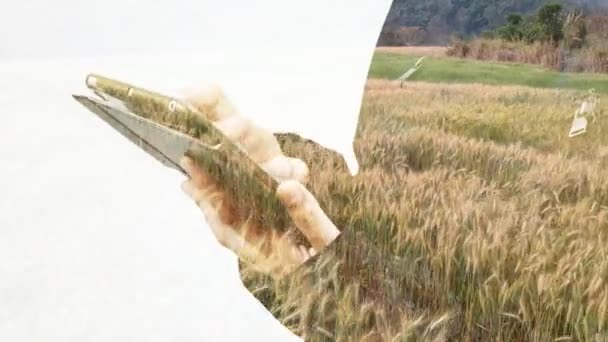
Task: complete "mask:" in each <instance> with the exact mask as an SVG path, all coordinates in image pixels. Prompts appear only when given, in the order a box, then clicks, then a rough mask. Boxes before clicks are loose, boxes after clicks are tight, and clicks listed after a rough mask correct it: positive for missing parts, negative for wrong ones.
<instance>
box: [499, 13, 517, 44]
mask: <svg viewBox="0 0 608 342" xmlns="http://www.w3.org/2000/svg"><path fill="white" fill-rule="evenodd" d="M523 22H524V17H523V16H521V14H517V13H511V14H509V15H508V16H507V24H506V25H504V26H501V27H499V28H498V29H496V35H497V36H498V37H499V38H500V39H504V40H508V41H515V40H521V39H522V38H523V37H524V29H523V27H522V23H523Z"/></svg>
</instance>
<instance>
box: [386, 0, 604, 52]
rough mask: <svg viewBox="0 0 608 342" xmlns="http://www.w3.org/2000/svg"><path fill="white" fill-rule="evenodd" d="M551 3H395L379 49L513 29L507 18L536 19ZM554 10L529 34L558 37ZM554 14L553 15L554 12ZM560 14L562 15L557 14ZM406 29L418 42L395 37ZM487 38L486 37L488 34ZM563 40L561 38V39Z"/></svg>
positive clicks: (586, 0) (578, 0)
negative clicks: (501, 29)
mask: <svg viewBox="0 0 608 342" xmlns="http://www.w3.org/2000/svg"><path fill="white" fill-rule="evenodd" d="M554 2H555V1H551V0H505V1H495V0H427V1H418V0H394V2H393V4H392V7H391V9H390V11H389V14H388V17H387V20H386V22H385V25H384V28H383V33H382V35H381V36H380V40H379V42H378V43H379V45H410V44H445V43H447V42H449V41H450V39H451V38H469V37H475V36H479V35H482V34H483V33H484V32H490V31H494V30H495V29H496V28H498V27H501V26H504V25H508V24H510V25H512V26H517V25H522V24H525V23H524V22H521V23H519V24H515V25H513V22H509V21H508V18H509V16H510V15H511V14H514V13H519V14H521V16H522V19H523V18H524V17H529V16H534V15H535V14H536V13H538V12H539V10H540V9H541V8H542V7H543V6H545V5H547V4H551V3H554ZM557 5H559V6H561V7H563V10H564V11H570V10H573V9H580V10H582V11H584V12H586V13H592V12H593V11H595V10H597V9H600V8H604V9H606V8H608V2H606V1H605V0H564V1H559V2H558V4H557ZM555 9H556V8H553V7H551V6H548V7H546V13H545V12H543V13H542V14H543V17H542V20H541V22H542V23H543V24H544V25H540V26H536V25H532V26H531V27H530V32H529V34H530V35H532V37H535V36H534V35H536V34H547V33H548V32H551V33H552V34H557V35H559V32H558V31H559V30H558V31H555V30H556V27H557V26H556V25H557V22H556V21H555V20H558V21H559V20H560V17H559V16H556V17H552V15H554V14H555V12H554V11H555ZM552 11H553V12H552ZM558 12H559V11H558ZM404 27H407V28H410V30H418V31H420V32H418V33H417V35H416V40H415V41H412V40H409V37H401V36H399V34H395V32H396V31H397V30H402V29H403V28H404ZM486 34H487V33H486ZM560 39H561V38H560Z"/></svg>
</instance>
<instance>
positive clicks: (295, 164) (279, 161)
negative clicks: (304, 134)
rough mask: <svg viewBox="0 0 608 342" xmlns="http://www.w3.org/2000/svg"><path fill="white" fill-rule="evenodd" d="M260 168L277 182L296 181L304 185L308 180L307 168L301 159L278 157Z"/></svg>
mask: <svg viewBox="0 0 608 342" xmlns="http://www.w3.org/2000/svg"><path fill="white" fill-rule="evenodd" d="M260 166H261V167H262V169H264V171H266V172H268V173H269V174H270V175H271V176H273V177H274V178H275V179H277V180H278V181H279V182H283V181H287V180H296V181H298V182H300V183H306V181H307V180H308V172H309V170H308V166H307V165H306V163H304V161H302V160H301V159H297V158H290V157H286V156H284V155H279V156H276V157H275V158H272V159H270V160H269V161H267V162H265V163H263V164H261V165H260Z"/></svg>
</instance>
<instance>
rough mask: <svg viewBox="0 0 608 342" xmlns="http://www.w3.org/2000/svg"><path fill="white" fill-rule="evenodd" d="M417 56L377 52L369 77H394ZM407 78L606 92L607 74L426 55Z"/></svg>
mask: <svg viewBox="0 0 608 342" xmlns="http://www.w3.org/2000/svg"><path fill="white" fill-rule="evenodd" d="M418 58H419V57H417V56H413V55H411V56H408V55H404V54H396V53H385V52H376V53H375V55H374V58H373V60H372V65H371V68H370V73H369V78H381V79H396V78H398V77H399V76H401V75H402V74H403V73H404V72H405V71H406V70H407V69H409V68H410V67H411V66H413V65H414V63H416V60H417V59H418ZM410 81H426V82H443V83H481V84H489V85H522V86H530V87H537V88H564V89H578V90H589V89H591V88H594V89H596V90H597V91H598V92H602V93H608V75H601V74H581V73H560V72H555V71H550V70H546V69H543V68H540V67H537V66H533V65H527V64H513V63H494V62H481V61H474V60H466V59H458V58H450V57H428V58H427V59H426V60H425V61H424V65H423V67H422V68H421V69H420V70H418V72H417V73H416V74H414V75H413V76H412V78H411V79H410Z"/></svg>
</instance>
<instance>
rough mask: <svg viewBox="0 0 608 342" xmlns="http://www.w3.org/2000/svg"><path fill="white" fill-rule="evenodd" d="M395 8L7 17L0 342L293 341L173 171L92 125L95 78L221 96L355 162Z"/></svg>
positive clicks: (114, 9)
mask: <svg viewBox="0 0 608 342" xmlns="http://www.w3.org/2000/svg"><path fill="white" fill-rule="evenodd" d="M389 5H390V1H389V0H349V1H344V0H335V1H327V0H308V1H294V0H263V1H246V0H239V1H220V0H217V1H210V0H202V1H182V0H180V1H175V0H174V1H168V0H162V1H150V0H147V1H133V0H131V1H122V0H107V1H68V0H59V1H43V0H38V1H31V0H30V1H27V0H22V1H15V2H8V1H3V3H2V4H0V341H11V342H13V341H28V342H30V341H32V342H34V341H62V342H64V341H273V340H276V341H288V340H298V338H296V337H295V336H293V335H292V334H291V333H290V332H288V331H287V330H286V329H285V328H283V327H282V326H281V325H280V324H279V323H278V322H277V321H276V320H275V319H274V318H273V317H272V316H271V315H270V314H269V313H267V312H266V311H265V309H264V308H263V307H262V306H261V305H260V304H259V303H258V302H257V300H256V299H255V298H253V297H252V296H251V294H249V292H248V291H247V290H246V289H244V288H243V286H242V284H241V282H240V280H239V277H238V271H237V264H236V259H235V257H234V256H233V255H231V254H230V253H229V252H228V251H226V250H224V249H223V248H221V247H220V246H219V245H218V244H217V242H216V241H215V240H214V238H213V236H212V235H211V233H210V231H209V229H208V228H207V227H206V225H205V224H204V222H203V221H202V219H201V215H200V213H199V212H198V210H197V208H196V207H195V206H194V205H193V204H192V203H191V202H190V201H189V200H188V199H187V198H186V196H185V195H183V194H182V193H181V191H180V189H179V184H180V183H181V181H182V180H183V179H182V178H183V177H181V176H180V175H178V174H177V173H175V172H173V171H172V170H169V169H166V168H164V167H163V166H161V165H160V164H159V163H158V162H156V161H155V160H154V159H152V158H151V157H149V156H148V155H146V154H145V153H144V152H143V151H141V150H139V149H138V148H137V147H135V146H134V145H132V144H131V143H130V142H128V141H127V140H126V139H125V138H123V137H122V136H120V134H118V133H117V132H115V131H114V130H112V129H111V128H110V127H109V126H107V125H106V124H105V123H103V122H102V121H101V120H99V119H97V118H96V117H95V116H94V115H93V114H90V113H89V112H87V111H86V110H85V109H84V108H83V107H81V106H80V105H79V104H78V103H76V102H75V101H74V100H73V99H72V98H71V94H72V93H75V92H76V93H87V92H86V91H85V89H84V79H85V76H86V74H87V73H89V72H96V73H101V74H104V75H107V76H111V77H114V78H117V79H120V80H124V81H127V82H130V83H133V84H135V85H139V86H144V87H146V88H150V89H152V90H158V91H164V92H168V93H175V92H177V91H179V90H180V89H183V88H185V87H192V86H194V87H196V86H197V85H199V84H204V83H219V84H220V85H221V86H222V87H223V88H224V89H225V90H226V92H227V93H228V95H229V96H230V98H231V99H232V100H233V102H235V103H236V105H237V107H238V108H239V109H240V110H241V111H242V112H243V113H244V114H245V115H247V116H250V117H252V118H254V119H255V120H256V122H258V123H260V124H261V125H262V126H264V127H266V128H268V129H271V130H273V131H291V132H296V133H300V134H301V135H303V136H306V137H308V138H312V139H314V140H316V141H318V142H320V143H322V144H324V145H326V146H328V147H330V148H334V149H337V150H339V151H340V152H343V153H344V154H346V155H352V149H351V142H352V137H353V134H354V130H355V127H356V122H357V116H358V113H359V106H360V101H361V95H362V93H363V86H364V81H365V77H366V74H367V71H368V68H369V62H370V59H371V55H372V52H373V47H374V45H375V43H376V40H377V38H378V35H379V32H380V27H381V26H382V23H383V21H384V18H385V16H386V13H387V11H388V7H389Z"/></svg>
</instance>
